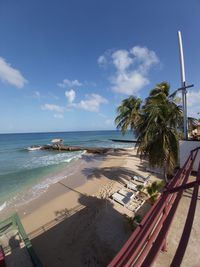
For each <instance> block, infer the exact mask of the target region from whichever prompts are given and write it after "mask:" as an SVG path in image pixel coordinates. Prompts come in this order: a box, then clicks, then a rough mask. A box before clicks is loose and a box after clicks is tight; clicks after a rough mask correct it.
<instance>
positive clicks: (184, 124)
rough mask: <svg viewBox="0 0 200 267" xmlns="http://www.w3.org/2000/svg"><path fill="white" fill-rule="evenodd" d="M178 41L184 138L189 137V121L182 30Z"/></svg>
mask: <svg viewBox="0 0 200 267" xmlns="http://www.w3.org/2000/svg"><path fill="white" fill-rule="evenodd" d="M178 43H179V55H180V68H181V88H182V105H183V128H184V139H185V140H187V139H188V123H187V96H186V94H187V90H186V88H187V87H186V80H185V64H184V56H183V44H182V37H181V32H180V31H178Z"/></svg>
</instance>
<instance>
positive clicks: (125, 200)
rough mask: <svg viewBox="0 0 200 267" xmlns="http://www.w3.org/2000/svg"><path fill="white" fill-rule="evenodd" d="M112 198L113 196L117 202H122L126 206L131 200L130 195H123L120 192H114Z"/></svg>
mask: <svg viewBox="0 0 200 267" xmlns="http://www.w3.org/2000/svg"><path fill="white" fill-rule="evenodd" d="M112 198H113V200H115V201H116V202H118V203H119V204H121V205H122V206H126V205H127V204H128V203H129V201H130V198H129V197H125V196H122V195H121V194H119V193H114V194H113V195H112Z"/></svg>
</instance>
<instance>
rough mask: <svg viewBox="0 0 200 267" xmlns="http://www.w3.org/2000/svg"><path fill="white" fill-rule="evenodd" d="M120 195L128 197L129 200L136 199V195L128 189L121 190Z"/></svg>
mask: <svg viewBox="0 0 200 267" xmlns="http://www.w3.org/2000/svg"><path fill="white" fill-rule="evenodd" d="M118 193H119V194H120V195H122V196H125V197H128V198H130V199H132V198H134V197H135V194H134V193H133V192H130V191H128V190H126V189H123V188H122V189H120V190H119V191H118Z"/></svg>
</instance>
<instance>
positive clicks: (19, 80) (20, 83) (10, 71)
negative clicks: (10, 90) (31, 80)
mask: <svg viewBox="0 0 200 267" xmlns="http://www.w3.org/2000/svg"><path fill="white" fill-rule="evenodd" d="M0 80H1V81H2V82H5V83H9V84H11V85H14V86H16V87H18V88H23V87H24V85H25V84H26V83H27V82H28V81H27V80H26V79H25V78H24V77H23V75H22V74H21V72H20V71H19V70H17V69H14V68H13V67H11V65H10V64H9V63H7V62H6V60H5V59H3V58H2V57H0Z"/></svg>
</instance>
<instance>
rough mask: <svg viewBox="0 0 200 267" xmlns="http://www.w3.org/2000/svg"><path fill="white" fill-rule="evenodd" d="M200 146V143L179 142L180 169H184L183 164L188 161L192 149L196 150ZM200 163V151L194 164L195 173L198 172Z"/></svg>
mask: <svg viewBox="0 0 200 267" xmlns="http://www.w3.org/2000/svg"><path fill="white" fill-rule="evenodd" d="M199 146H200V141H185V140H181V141H179V163H180V167H183V164H184V163H185V161H186V160H187V158H188V156H189V153H190V151H191V150H192V149H195V148H197V147H199ZM199 162H200V151H199V152H198V154H197V157H196V160H195V162H194V165H193V168H192V170H193V171H196V172H197V171H198V167H199V166H198V164H199Z"/></svg>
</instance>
